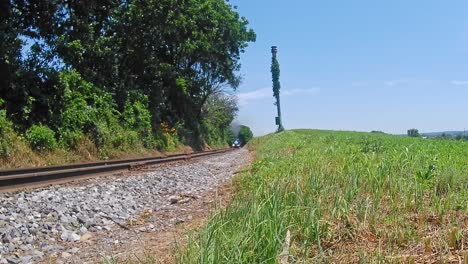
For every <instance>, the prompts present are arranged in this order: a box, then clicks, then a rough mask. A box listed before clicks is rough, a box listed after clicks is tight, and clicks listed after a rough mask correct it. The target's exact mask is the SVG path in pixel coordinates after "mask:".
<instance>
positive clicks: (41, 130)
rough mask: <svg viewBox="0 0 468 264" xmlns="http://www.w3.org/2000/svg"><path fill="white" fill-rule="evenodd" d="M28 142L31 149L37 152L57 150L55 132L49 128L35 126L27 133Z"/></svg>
mask: <svg viewBox="0 0 468 264" xmlns="http://www.w3.org/2000/svg"><path fill="white" fill-rule="evenodd" d="M26 140H27V141H28V143H29V145H30V146H31V148H32V149H34V150H37V151H50V150H54V149H55V148H57V141H56V140H55V132H54V131H52V130H51V129H50V128H48V127H47V126H43V125H33V126H32V127H31V128H29V129H28V130H27V131H26Z"/></svg>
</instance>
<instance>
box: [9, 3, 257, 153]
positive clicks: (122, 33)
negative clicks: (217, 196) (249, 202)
mask: <svg viewBox="0 0 468 264" xmlns="http://www.w3.org/2000/svg"><path fill="white" fill-rule="evenodd" d="M255 37H256V36H255V33H254V32H253V31H252V30H251V29H249V28H248V22H247V20H246V19H245V18H243V17H241V16H240V15H239V14H238V13H237V11H236V10H235V8H234V7H233V6H231V5H230V4H229V3H227V2H226V1H224V0H150V1H141V0H132V1H123V0H105V1H97V0H89V1H66V0H56V1H28V0H26V1H24V0H21V1H20V0H9V1H1V3H0V98H1V99H3V100H4V105H3V108H4V109H6V113H4V115H5V116H6V118H8V119H9V120H11V121H13V123H14V124H15V129H16V130H17V132H19V133H25V132H26V131H29V132H30V133H29V135H30V137H28V140H29V139H31V140H33V134H34V135H36V134H37V133H39V134H40V135H43V136H44V137H45V135H46V134H47V137H48V136H50V135H51V134H50V133H45V128H46V127H48V128H50V129H52V132H53V135H54V138H55V140H56V141H57V142H56V143H57V144H54V143H52V142H53V141H50V142H51V144H54V146H53V147H56V146H58V145H59V146H61V147H64V148H68V149H73V148H77V146H78V145H79V144H80V142H82V141H83V140H87V139H90V140H92V142H93V143H94V144H95V145H96V146H97V147H98V148H99V149H105V148H108V147H109V148H113V147H118V148H127V147H135V146H136V145H144V146H145V147H147V148H154V147H159V148H164V149H167V148H171V147H173V146H174V145H175V144H177V142H178V141H179V140H183V141H185V142H190V143H193V145H195V146H202V145H203V144H204V143H208V144H221V143H222V142H223V141H224V144H226V142H227V140H226V137H227V136H226V135H227V134H228V129H229V124H227V123H228V122H230V121H232V119H233V118H234V116H235V114H236V111H237V106H236V104H235V102H234V101H232V100H227V99H226V98H222V97H223V96H222V95H221V94H223V90H225V89H227V88H228V87H230V88H234V89H235V88H236V87H237V86H238V85H239V83H240V77H239V75H238V70H239V68H240V63H239V59H240V54H241V53H242V52H244V49H245V48H246V47H247V44H248V43H249V42H252V41H255ZM224 103H226V105H222V104H224ZM219 104H221V106H216V105H219ZM219 109H222V111H223V113H214V112H212V111H218V110H219ZM34 125H36V126H35V127H34V129H32V128H33V126H34ZM38 126H39V127H40V128H41V129H42V130H41V131H42V132H39V130H38ZM31 129H32V130H31ZM32 131H35V132H34V133H33V132H32ZM44 133H45V134H44ZM34 138H36V137H35V136H34ZM33 141H34V142H36V141H35V140H33ZM41 142H42V141H41ZM41 144H42V143H41ZM33 145H34V146H35V143H33ZM38 147H39V148H40V149H48V148H49V147H46V148H43V147H41V146H38ZM51 147H52V146H51Z"/></svg>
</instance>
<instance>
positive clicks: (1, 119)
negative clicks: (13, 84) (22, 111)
mask: <svg viewBox="0 0 468 264" xmlns="http://www.w3.org/2000/svg"><path fill="white" fill-rule="evenodd" d="M2 104H3V101H2V100H1V99H0V106H1V105H2ZM15 138H16V134H15V132H14V130H13V123H11V121H10V120H8V119H7V117H6V111H5V110H0V158H3V159H6V158H9V157H11V156H12V155H13V152H14V150H15V146H14V143H13V141H14V139H15Z"/></svg>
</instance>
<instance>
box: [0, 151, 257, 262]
mask: <svg viewBox="0 0 468 264" xmlns="http://www.w3.org/2000/svg"><path fill="white" fill-rule="evenodd" d="M248 161H249V157H248V151H247V150H244V149H241V150H238V151H233V152H227V153H223V154H220V155H217V156H213V157H207V158H200V159H199V160H195V161H191V162H179V163H176V164H171V165H163V166H161V167H160V168H157V169H155V170H152V171H147V172H138V173H133V175H129V174H124V175H120V176H110V177H105V178H103V177H101V178H96V179H91V180H89V181H87V182H84V183H82V184H80V185H67V186H57V187H50V188H42V189H40V190H37V191H28V192H18V193H10V194H9V193H3V194H0V228H1V234H2V237H1V244H0V254H1V260H0V263H1V262H5V263H6V262H11V263H21V262H23V263H30V262H36V261H41V260H42V261H45V262H48V261H52V262H55V261H58V262H71V263H83V262H100V261H101V260H102V258H104V257H106V256H121V257H125V256H126V255H130V256H131V254H132V250H133V248H132V247H135V246H138V244H139V242H140V241H141V239H142V237H143V234H148V233H149V234H151V233H153V232H161V231H164V230H167V229H170V228H172V227H173V226H174V225H176V224H178V223H181V222H186V221H190V219H191V218H192V217H193V216H192V215H191V214H190V213H185V212H187V211H186V210H187V209H190V205H191V204H197V203H198V204H200V203H201V202H200V201H203V198H204V196H205V195H206V194H207V193H210V192H212V191H213V190H214V189H215V188H216V187H218V186H221V185H222V184H223V183H225V182H227V181H228V180H229V179H230V178H231V177H232V176H233V175H234V173H235V172H236V171H237V170H238V169H239V168H241V167H242V166H244V165H245V164H246V163H247V162H248ZM184 207H185V208H184ZM200 209H203V208H202V207H201V208H200ZM189 212H190V211H189ZM156 257H157V256H156Z"/></svg>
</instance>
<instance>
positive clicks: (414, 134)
mask: <svg viewBox="0 0 468 264" xmlns="http://www.w3.org/2000/svg"><path fill="white" fill-rule="evenodd" d="M420 136H421V135H420V134H419V130H417V129H416V128H412V129H408V137H420Z"/></svg>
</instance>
